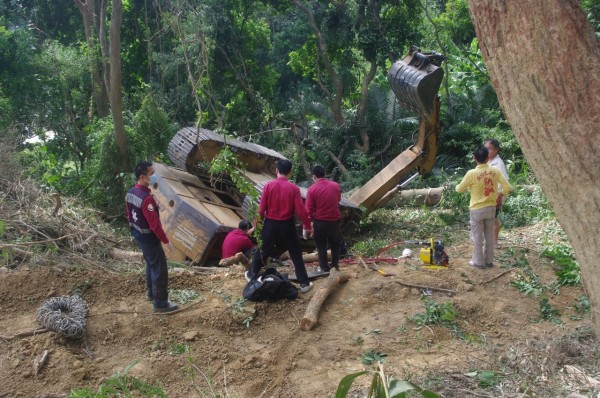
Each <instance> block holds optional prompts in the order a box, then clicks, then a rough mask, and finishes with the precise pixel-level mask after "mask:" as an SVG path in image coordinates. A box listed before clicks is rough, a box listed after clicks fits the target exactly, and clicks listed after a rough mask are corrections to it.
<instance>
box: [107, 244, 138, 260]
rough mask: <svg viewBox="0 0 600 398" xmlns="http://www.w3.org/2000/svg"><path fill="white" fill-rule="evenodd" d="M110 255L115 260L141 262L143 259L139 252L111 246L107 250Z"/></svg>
mask: <svg viewBox="0 0 600 398" xmlns="http://www.w3.org/2000/svg"><path fill="white" fill-rule="evenodd" d="M109 254H110V256H111V257H112V258H114V259H116V260H120V261H125V262H128V263H141V262H143V261H144V255H143V254H142V253H141V252H134V251H129V250H121V249H117V248H116V247H113V248H112V249H110V252H109Z"/></svg>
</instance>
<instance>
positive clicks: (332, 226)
mask: <svg viewBox="0 0 600 398" xmlns="http://www.w3.org/2000/svg"><path fill="white" fill-rule="evenodd" d="M313 228H314V236H315V244H316V245H317V252H318V253H319V266H320V267H321V271H329V270H330V269H331V268H332V267H333V268H338V266H339V265H338V264H339V261H340V252H341V248H342V241H343V238H342V229H341V227H340V221H339V220H338V221H320V220H314V221H313ZM327 244H329V247H331V267H330V266H329V265H328V264H327Z"/></svg>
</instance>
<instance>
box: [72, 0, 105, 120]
mask: <svg viewBox="0 0 600 398" xmlns="http://www.w3.org/2000/svg"><path fill="white" fill-rule="evenodd" d="M74 1H75V4H76V5H77V8H79V11H80V12H81V16H82V17H83V28H84V32H85V41H86V43H87V48H88V59H89V62H90V73H91V76H92V86H93V87H92V97H93V98H94V103H95V104H96V108H97V112H98V117H105V116H108V114H109V106H108V93H107V91H106V86H105V85H104V82H103V81H102V79H101V77H100V71H99V64H100V61H99V60H98V57H97V55H96V53H97V51H96V44H97V40H98V35H97V33H96V28H97V27H96V23H97V21H98V18H97V16H96V3H95V1H94V0H87V1H86V2H85V3H84V2H83V1H81V0H74ZM92 108H93V107H90V115H89V117H90V118H92V117H93V109H92Z"/></svg>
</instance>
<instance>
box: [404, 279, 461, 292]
mask: <svg viewBox="0 0 600 398" xmlns="http://www.w3.org/2000/svg"><path fill="white" fill-rule="evenodd" d="M394 282H396V283H397V284H399V285H402V286H405V287H411V288H414V289H428V290H433V291H436V292H443V293H452V294H456V293H458V292H457V291H456V290H451V289H443V288H441V287H430V286H421V285H413V284H411V283H404V282H400V281H394Z"/></svg>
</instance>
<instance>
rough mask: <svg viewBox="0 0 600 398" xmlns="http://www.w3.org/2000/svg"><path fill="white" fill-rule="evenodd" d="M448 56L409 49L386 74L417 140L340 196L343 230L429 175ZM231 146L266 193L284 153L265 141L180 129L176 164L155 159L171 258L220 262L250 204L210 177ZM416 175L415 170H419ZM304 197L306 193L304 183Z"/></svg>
mask: <svg viewBox="0 0 600 398" xmlns="http://www.w3.org/2000/svg"><path fill="white" fill-rule="evenodd" d="M443 60H444V57H443V56H442V55H441V54H438V53H436V52H431V53H423V52H421V51H420V50H419V49H417V48H415V47H412V48H411V50H410V53H409V54H408V55H407V56H406V57H405V58H404V59H402V60H400V61H397V62H395V63H394V64H393V65H392V67H391V68H390V70H389V71H388V76H387V77H388V82H389V84H390V86H391V87H392V90H393V92H394V94H395V96H396V98H397V99H398V102H399V103H400V106H402V107H403V108H405V109H407V110H410V111H412V112H415V113H418V114H419V135H418V138H417V142H416V143H415V144H414V145H412V146H411V147H409V148H408V149H406V150H405V151H404V152H402V153H400V154H399V155H398V156H397V157H396V158H395V159H394V160H392V161H391V162H390V163H389V164H388V165H387V166H386V167H385V168H384V169H383V170H381V171H380V172H379V173H378V174H377V175H376V176H375V177H373V178H372V179H371V180H370V181H368V182H367V183H366V184H365V185H363V186H362V187H361V188H360V189H358V190H357V191H356V192H355V193H354V194H353V195H352V196H351V197H350V198H348V199H342V201H341V202H340V210H341V213H342V229H344V228H345V227H347V226H348V225H349V224H351V223H353V222H355V221H357V219H358V218H359V217H360V214H361V207H362V208H366V209H367V211H371V210H373V209H376V208H377V207H379V206H381V205H383V204H384V203H385V202H387V200H389V198H391V197H392V196H393V194H394V192H396V191H397V190H398V183H399V182H400V181H401V180H402V179H403V178H405V177H406V176H407V175H408V174H409V173H410V172H415V171H416V172H417V173H427V172H429V171H431V169H432V168H433V166H434V164H435V158H436V153H437V145H438V140H439V136H440V124H439V111H440V101H439V97H438V95H437V92H438V90H439V87H440V84H441V82H442V77H443V73H444V71H443V69H442V68H441V67H440V66H441V62H442V61H443ZM225 145H228V146H229V147H230V149H231V150H232V152H233V153H235V155H236V157H237V158H238V160H239V161H241V162H242V163H243V164H244V166H245V170H244V174H245V176H246V177H247V178H248V180H249V181H250V182H252V184H254V186H255V187H256V188H257V189H258V190H259V191H262V188H263V187H264V184H265V183H266V182H268V181H269V180H271V179H273V178H275V175H276V174H275V163H276V162H277V160H279V159H283V158H284V157H283V156H282V155H281V154H279V153H278V152H276V151H273V150H271V149H268V148H265V147H263V146H260V145H256V144H252V143H248V142H244V141H241V140H237V139H231V138H228V137H224V136H222V135H220V134H218V133H215V132H213V131H210V130H206V129H200V128H198V129H197V128H195V127H188V128H183V129H181V130H180V131H178V132H177V134H176V135H175V136H174V137H173V139H172V140H171V142H170V144H169V148H168V155H169V158H170V159H171V161H172V162H173V164H174V165H175V166H174V167H173V166H167V165H165V164H161V163H155V169H156V175H157V181H156V183H155V184H154V186H153V187H151V188H152V191H153V193H154V196H155V198H156V200H157V202H158V203H159V209H160V212H161V214H160V215H161V220H162V223H163V226H164V228H165V232H166V233H167V235H168V236H169V239H170V240H171V243H172V245H173V250H171V251H170V252H168V253H167V255H168V257H169V258H170V259H171V260H174V261H185V260H189V261H191V264H192V265H206V264H216V263H217V262H218V261H219V259H220V258H221V245H222V243H223V239H224V238H225V235H227V233H228V232H229V231H231V230H232V229H234V228H236V227H237V225H238V223H239V221H240V220H242V219H243V218H246V217H247V216H248V214H247V211H248V209H247V207H248V203H247V202H245V201H244V197H243V196H242V195H241V194H240V192H239V191H238V189H237V188H236V186H235V184H234V183H233V182H232V181H231V180H228V179H227V178H220V179H218V180H215V179H213V178H211V175H210V174H209V172H208V167H209V165H210V162H211V160H212V159H213V158H214V157H215V156H216V155H217V154H218V153H219V152H220V150H221V149H222V148H223V147H224V146H225ZM415 175H417V174H415ZM301 193H302V195H303V197H305V195H306V190H305V189H303V188H301Z"/></svg>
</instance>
